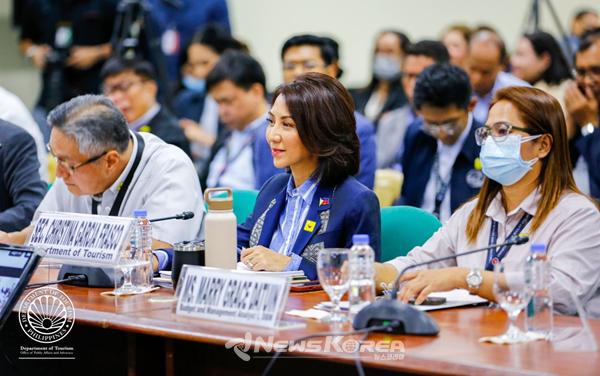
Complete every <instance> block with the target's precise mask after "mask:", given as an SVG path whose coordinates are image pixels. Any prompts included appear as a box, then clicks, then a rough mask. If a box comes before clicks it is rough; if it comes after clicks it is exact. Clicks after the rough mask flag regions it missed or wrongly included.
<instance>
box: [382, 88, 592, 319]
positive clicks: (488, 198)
mask: <svg viewBox="0 0 600 376" xmlns="http://www.w3.org/2000/svg"><path fill="white" fill-rule="evenodd" d="M565 129H566V128H565V120H564V116H563V113H562V110H561V108H560V105H559V104H558V102H557V101H556V99H554V98H553V97H552V96H550V95H548V94H546V93H545V92H543V91H542V90H539V89H535V88H527V87H509V88H505V89H502V90H500V91H498V92H497V93H496V98H495V99H494V101H493V102H492V104H491V107H490V113H489V117H488V120H487V123H486V126H485V127H482V128H480V129H479V130H478V131H477V133H476V138H477V142H478V143H479V144H481V145H482V149H481V154H480V159H481V164H482V167H483V173H484V174H485V175H486V179H485V182H484V184H483V187H482V188H481V191H480V193H479V195H478V196H477V197H476V198H475V199H473V200H472V201H470V202H468V203H466V204H465V205H463V206H462V207H461V208H460V209H458V210H457V211H456V212H455V213H454V215H452V217H451V218H450V219H449V220H448V222H446V224H445V225H444V226H443V227H442V228H440V230H438V231H437V232H436V233H435V234H434V235H433V236H432V237H431V238H430V239H429V240H428V241H427V242H426V243H425V244H424V245H423V246H422V247H416V248H415V249H413V250H412V251H411V252H410V253H409V254H408V255H407V256H406V257H398V258H396V259H394V260H391V261H390V262H388V263H385V264H377V265H376V269H375V271H376V278H377V279H378V281H377V284H376V285H377V286H379V284H380V282H385V283H390V282H392V281H393V280H394V279H395V278H396V276H397V275H398V273H399V271H401V270H403V269H404V268H405V267H407V266H409V265H413V264H416V263H419V262H423V261H426V260H431V259H434V258H439V257H443V256H448V255H452V254H455V253H462V252H466V251H469V250H472V249H478V248H483V247H487V246H488V245H491V244H495V243H503V242H505V241H506V240H508V239H509V238H513V237H516V236H519V234H521V233H524V234H528V235H529V238H530V240H529V242H528V244H524V245H518V246H512V247H511V248H506V247H502V248H500V249H496V250H494V251H489V252H487V253H486V252H479V253H475V254H472V255H468V256H464V257H458V258H456V259H453V260H449V261H444V262H440V263H434V264H432V265H431V266H430V268H428V269H421V270H419V271H416V272H408V273H405V274H404V275H403V276H402V278H401V280H400V282H406V284H405V285H404V286H403V288H402V289H401V291H400V293H399V295H398V298H399V299H401V300H403V301H405V302H408V300H409V299H410V297H411V296H415V297H416V302H417V303H421V302H422V301H423V300H424V299H425V297H426V296H427V295H428V294H429V293H431V292H435V291H449V290H453V289H455V288H463V289H466V290H470V291H471V293H474V294H478V295H480V296H481V297H483V298H485V299H488V300H490V301H494V296H493V294H492V286H493V279H494V275H493V274H494V273H493V271H492V270H493V265H494V263H496V262H498V261H500V260H508V261H517V262H523V263H524V262H525V259H526V258H527V256H528V254H529V247H530V244H532V243H543V244H545V245H546V246H547V249H548V260H550V262H551V277H552V285H551V292H552V297H553V300H554V309H555V310H556V311H557V312H559V313H562V314H569V315H573V314H575V313H576V308H575V305H574V304H573V303H572V301H571V298H570V295H569V290H570V289H572V290H573V291H575V293H576V294H577V297H578V298H579V300H580V301H581V303H582V304H583V305H584V306H585V308H586V311H587V312H588V313H589V314H590V315H591V316H592V317H594V318H600V292H599V291H598V285H599V284H600V252H599V251H600V226H598V223H600V222H599V221H600V212H599V210H598V207H597V206H596V205H595V204H594V203H593V202H592V201H591V200H589V199H588V198H587V197H585V196H584V195H583V194H581V192H579V191H578V190H577V187H576V186H575V182H574V181H573V174H572V169H571V165H570V162H569V154H568V146H567V145H568V144H567V143H568V139H567V136H566V130H565ZM494 239H496V241H494ZM503 279H504V280H503V281H502V280H501V283H502V284H504V285H505V286H511V285H512V284H516V283H517V281H515V280H511V279H510V275H505V276H503Z"/></svg>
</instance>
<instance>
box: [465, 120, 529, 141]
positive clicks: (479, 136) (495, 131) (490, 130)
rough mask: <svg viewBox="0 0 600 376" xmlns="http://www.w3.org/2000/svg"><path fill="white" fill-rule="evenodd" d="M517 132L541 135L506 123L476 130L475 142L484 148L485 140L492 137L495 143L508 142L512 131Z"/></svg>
mask: <svg viewBox="0 0 600 376" xmlns="http://www.w3.org/2000/svg"><path fill="white" fill-rule="evenodd" d="M513 129H515V130H517V131H521V132H525V133H529V134H530V135H538V134H541V133H536V132H532V131H530V130H529V129H526V128H520V127H515V126H514V125H512V124H506V123H496V124H494V125H493V126H492V127H480V128H477V129H476V130H475V141H476V142H477V145H479V146H483V144H485V140H486V139H487V138H488V136H490V135H491V136H492V138H493V139H494V141H495V142H502V141H504V140H506V138H507V137H508V134H509V133H510V131H511V130H513Z"/></svg>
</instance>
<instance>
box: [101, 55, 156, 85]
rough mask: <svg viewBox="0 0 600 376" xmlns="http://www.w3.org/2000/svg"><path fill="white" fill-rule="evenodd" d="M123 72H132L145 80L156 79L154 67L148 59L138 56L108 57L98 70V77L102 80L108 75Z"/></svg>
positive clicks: (111, 75)
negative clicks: (127, 57)
mask: <svg viewBox="0 0 600 376" xmlns="http://www.w3.org/2000/svg"><path fill="white" fill-rule="evenodd" d="M125 72H132V73H134V74H135V75H137V76H140V77H142V78H145V79H147V80H152V81H156V73H155V72H154V67H153V66H152V64H151V63H150V62H149V61H146V60H142V59H139V58H135V59H126V58H123V57H113V58H111V59H109V60H108V61H107V62H106V63H105V64H104V66H103V67H102V70H101V71H100V79H101V80H102V81H104V80H106V79H107V78H109V77H113V76H117V75H119V74H121V73H125Z"/></svg>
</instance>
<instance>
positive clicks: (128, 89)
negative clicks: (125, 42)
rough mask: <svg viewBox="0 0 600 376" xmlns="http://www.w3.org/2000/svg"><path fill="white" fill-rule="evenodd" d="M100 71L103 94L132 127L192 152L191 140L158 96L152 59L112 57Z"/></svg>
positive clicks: (188, 153)
mask: <svg viewBox="0 0 600 376" xmlns="http://www.w3.org/2000/svg"><path fill="white" fill-rule="evenodd" d="M100 75H101V78H102V81H103V86H102V90H103V91H104V94H105V95H106V96H107V97H108V98H109V99H110V100H112V101H113V102H114V103H115V105H116V106H117V108H118V109H119V110H120V111H121V112H122V113H123V116H125V120H127V123H128V124H129V128H130V129H131V130H134V131H137V132H150V133H152V134H154V135H155V136H157V137H158V138H160V139H162V140H163V141H164V142H166V143H168V144H172V145H175V146H177V147H179V148H180V149H181V150H183V151H184V152H185V153H186V154H187V155H189V156H191V152H190V143H189V141H188V139H187V138H186V137H185V133H184V132H183V129H181V127H179V124H178V121H177V118H176V117H175V116H174V115H173V114H172V113H171V111H169V109H167V107H165V106H162V105H161V104H160V103H158V101H157V100H156V94H157V92H158V85H157V83H156V78H155V74H154V68H152V65H151V64H150V63H149V62H147V61H144V60H138V59H133V60H132V59H125V58H112V59H110V60H109V61H107V62H106V64H105V65H104V67H102V72H101V73H100Z"/></svg>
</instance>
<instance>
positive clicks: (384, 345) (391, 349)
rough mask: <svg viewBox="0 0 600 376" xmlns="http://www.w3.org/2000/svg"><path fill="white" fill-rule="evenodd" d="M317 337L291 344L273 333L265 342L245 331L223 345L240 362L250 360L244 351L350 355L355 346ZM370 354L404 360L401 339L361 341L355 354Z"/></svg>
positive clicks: (339, 339)
mask: <svg viewBox="0 0 600 376" xmlns="http://www.w3.org/2000/svg"><path fill="white" fill-rule="evenodd" d="M323 338H324V339H321V340H318V339H316V340H308V341H300V342H298V343H294V341H275V338H274V337H273V336H270V337H268V338H267V340H266V341H265V340H264V339H263V338H262V337H260V336H258V337H256V339H254V344H253V343H252V342H253V340H252V334H251V333H249V332H246V335H245V338H234V339H232V340H229V341H227V343H226V344H225V348H227V349H230V348H232V347H233V351H234V352H235V353H236V355H237V356H239V357H240V359H242V360H243V361H245V362H247V361H249V360H250V359H251V357H250V355H249V354H248V352H251V351H250V350H253V351H252V352H253V353H255V354H257V353H259V352H261V351H262V352H267V353H269V352H272V351H276V352H277V351H279V352H283V351H288V352H302V353H316V352H325V353H328V352H332V353H337V354H340V353H348V354H354V353H355V352H356V349H357V347H358V344H359V343H358V341H357V340H355V339H347V340H345V341H342V338H344V336H326V337H323ZM365 353H367V354H370V353H372V354H373V358H374V359H375V360H402V359H404V344H403V343H402V341H397V340H395V341H377V342H375V341H364V342H363V343H362V344H361V346H360V350H359V355H360V356H361V357H362V356H363V354H365Z"/></svg>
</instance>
